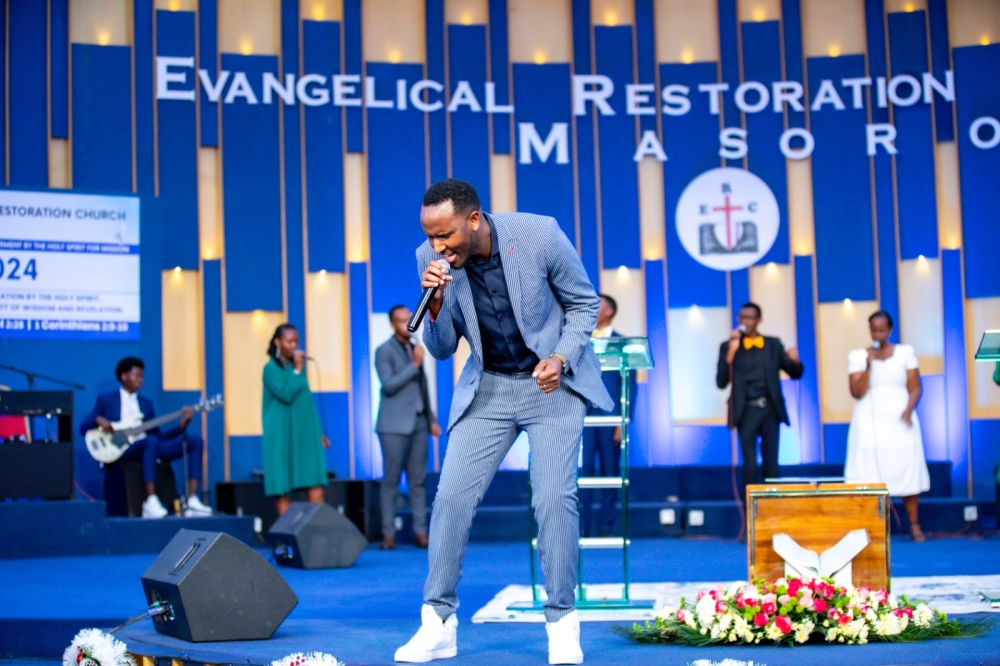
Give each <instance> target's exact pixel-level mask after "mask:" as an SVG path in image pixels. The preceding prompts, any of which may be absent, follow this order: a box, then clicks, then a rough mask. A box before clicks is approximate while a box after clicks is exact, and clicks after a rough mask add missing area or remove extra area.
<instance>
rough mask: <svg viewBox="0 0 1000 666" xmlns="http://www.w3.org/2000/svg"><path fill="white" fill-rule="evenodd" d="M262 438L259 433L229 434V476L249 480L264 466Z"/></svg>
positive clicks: (233, 478)
mask: <svg viewBox="0 0 1000 666" xmlns="http://www.w3.org/2000/svg"><path fill="white" fill-rule="evenodd" d="M263 446H264V444H263V438H262V437H261V436H260V435H238V436H237V435H230V436H229V477H230V479H232V480H233V481H250V480H252V479H253V478H254V473H255V472H260V471H261V470H262V468H263V467H264V461H263V460H264V453H263V452H264V449H263Z"/></svg>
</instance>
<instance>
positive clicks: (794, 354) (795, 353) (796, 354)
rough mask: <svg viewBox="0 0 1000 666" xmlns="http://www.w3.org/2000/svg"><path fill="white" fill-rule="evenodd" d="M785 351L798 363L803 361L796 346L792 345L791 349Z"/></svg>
mask: <svg viewBox="0 0 1000 666" xmlns="http://www.w3.org/2000/svg"><path fill="white" fill-rule="evenodd" d="M785 353H786V354H788V358H790V359H792V360H793V361H795V362H796V363H801V361H799V350H798V349H796V348H795V347H792V348H791V349H786V350H785Z"/></svg>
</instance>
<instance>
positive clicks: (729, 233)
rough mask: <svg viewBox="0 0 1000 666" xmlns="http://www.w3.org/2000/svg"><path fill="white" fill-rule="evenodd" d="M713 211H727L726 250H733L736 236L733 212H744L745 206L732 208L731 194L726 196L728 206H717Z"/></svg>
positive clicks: (727, 187) (725, 187) (726, 186)
mask: <svg viewBox="0 0 1000 666" xmlns="http://www.w3.org/2000/svg"><path fill="white" fill-rule="evenodd" d="M728 189H729V186H728V184H727V185H725V186H724V190H728ZM712 210H713V211H719V210H721V211H725V213H726V249H727V250H732V249H733V238H734V237H735V236H736V229H735V228H733V218H732V215H731V214H732V212H733V211H735V210H743V206H732V205H730V203H729V194H726V205H725V206H716V207H715V208H713V209H712Z"/></svg>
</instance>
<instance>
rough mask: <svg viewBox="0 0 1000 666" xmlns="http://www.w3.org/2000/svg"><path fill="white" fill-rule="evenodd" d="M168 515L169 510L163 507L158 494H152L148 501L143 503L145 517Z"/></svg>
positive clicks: (143, 515)
mask: <svg viewBox="0 0 1000 666" xmlns="http://www.w3.org/2000/svg"><path fill="white" fill-rule="evenodd" d="M166 515H167V510H166V509H165V508H163V504H161V503H160V498H159V497H157V496H156V495H150V496H149V497H147V498H146V501H145V502H143V503H142V517H143V518H163V517H165V516H166Z"/></svg>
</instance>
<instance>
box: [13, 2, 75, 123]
mask: <svg viewBox="0 0 1000 666" xmlns="http://www.w3.org/2000/svg"><path fill="white" fill-rule="evenodd" d="M0 21H2V19H0ZM49 113H50V114H51V117H50V121H49V123H50V130H49V131H50V132H51V135H52V138H53V139H67V138H69V0H49Z"/></svg>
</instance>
